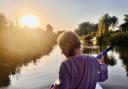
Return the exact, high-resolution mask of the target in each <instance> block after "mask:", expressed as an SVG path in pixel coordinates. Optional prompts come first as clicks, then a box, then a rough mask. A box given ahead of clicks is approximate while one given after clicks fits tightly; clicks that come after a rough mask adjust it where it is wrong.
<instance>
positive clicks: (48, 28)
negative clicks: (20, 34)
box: [46, 24, 53, 32]
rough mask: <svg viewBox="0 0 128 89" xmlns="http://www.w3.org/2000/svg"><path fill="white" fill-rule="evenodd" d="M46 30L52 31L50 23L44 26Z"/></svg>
mask: <svg viewBox="0 0 128 89" xmlns="http://www.w3.org/2000/svg"><path fill="white" fill-rule="evenodd" d="M46 31H49V32H53V27H52V26H51V25H50V24H48V25H47V26H46Z"/></svg>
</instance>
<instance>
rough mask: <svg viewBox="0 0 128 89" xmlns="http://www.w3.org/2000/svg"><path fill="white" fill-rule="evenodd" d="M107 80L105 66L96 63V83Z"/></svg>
mask: <svg viewBox="0 0 128 89" xmlns="http://www.w3.org/2000/svg"><path fill="white" fill-rule="evenodd" d="M107 79H108V68H107V65H106V64H100V63H98V82H104V81H106V80H107Z"/></svg>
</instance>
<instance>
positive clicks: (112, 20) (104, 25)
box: [98, 14, 118, 35]
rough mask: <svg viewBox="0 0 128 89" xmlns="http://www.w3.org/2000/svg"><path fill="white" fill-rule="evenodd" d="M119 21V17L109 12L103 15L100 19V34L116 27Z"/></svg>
mask: <svg viewBox="0 0 128 89" xmlns="http://www.w3.org/2000/svg"><path fill="white" fill-rule="evenodd" d="M117 23H118V18H117V17H115V16H109V15H108V14H105V15H104V16H102V17H101V18H100V20H99V24H98V28H99V34H100V35H101V34H104V33H107V32H108V31H109V28H110V27H111V28H115V26H116V25H117Z"/></svg>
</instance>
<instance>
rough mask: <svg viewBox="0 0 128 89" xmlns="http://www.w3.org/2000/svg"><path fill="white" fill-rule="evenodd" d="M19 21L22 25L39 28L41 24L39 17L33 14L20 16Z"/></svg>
mask: <svg viewBox="0 0 128 89" xmlns="http://www.w3.org/2000/svg"><path fill="white" fill-rule="evenodd" d="M19 23H20V25H21V27H30V28H37V27H39V26H40V21H39V18H38V17H36V16H34V15H31V14H30V15H24V16H22V17H20V20H19Z"/></svg>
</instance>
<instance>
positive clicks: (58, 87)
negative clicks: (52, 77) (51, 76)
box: [53, 63, 70, 89]
mask: <svg viewBox="0 0 128 89" xmlns="http://www.w3.org/2000/svg"><path fill="white" fill-rule="evenodd" d="M59 82H60V83H59V84H55V88H53V89H69V85H70V77H69V73H68V71H67V69H66V66H65V65H64V63H62V64H61V66H60V70H59Z"/></svg>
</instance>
